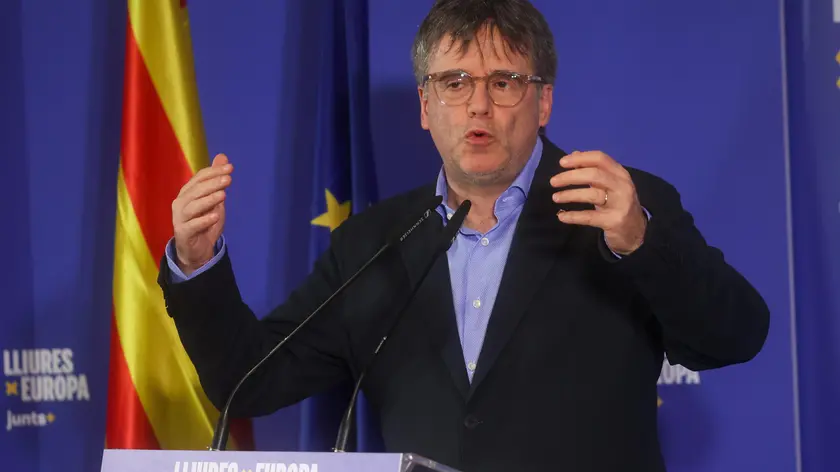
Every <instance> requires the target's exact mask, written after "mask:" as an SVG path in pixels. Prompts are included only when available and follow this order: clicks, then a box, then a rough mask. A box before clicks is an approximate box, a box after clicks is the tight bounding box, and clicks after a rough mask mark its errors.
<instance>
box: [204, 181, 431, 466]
mask: <svg viewBox="0 0 840 472" xmlns="http://www.w3.org/2000/svg"><path fill="white" fill-rule="evenodd" d="M441 200H442V197H441V196H439V195H436V196H435V197H433V198H431V199H430V200H429V201H428V202H427V203H426V204H425V205H424V206H423V214H422V215H421V216H420V217H419V218H418V219H417V220H416V221H415V222H414V223H413V224H412V226H410V227H409V228H408V229H405V228H404V227H400V228H395V229H394V230H393V231H392V232H391V233H390V234H388V236H387V237H386V239H385V244H384V245H383V246H382V247H381V248H380V249H379V250H378V251H376V254H374V255H373V256H371V258H370V259H368V261H367V262H365V264H364V265H362V267H360V268H359V270H357V271H356V273H354V274H353V275H352V276H351V277H350V278H349V279H347V281H346V282H344V283H343V284H342V285H341V286H340V287H339V288H338V289H337V290H336V291H335V292H333V294H332V295H330V296H329V298H327V299H326V300H324V302H323V303H321V305H319V306H318V308H316V309H315V311H313V312H312V313H310V314H309V316H307V317H306V318H305V319H304V320H303V321H302V322H301V323H300V324H299V325H298V326H297V327H296V328H295V329H294V330H292V332H291V333H289V334H288V335H287V336H286V337H285V338H283V339H282V340H281V341H280V342H278V343H277V344H276V345H275V346H274V347H273V348H271V350H270V351H268V354H266V355H265V356H263V357H262V359H260V361H259V362H257V363H256V364H255V365H254V367H251V370H249V371H248V372H247V373H246V374H245V375H244V376H242V379H241V380H239V383H237V384H236V386H235V387H234V388H233V390H232V391H231V392H230V395H228V399H227V402H225V406H224V408H222V410H221V411H220V412H219V419H218V421H217V422H216V428H215V430H214V431H213V439H212V441H211V443H210V447H208V450H210V451H224V450H225V447H226V446H227V439H228V434H229V426H230V425H229V423H230V419H229V418H228V413H229V411H230V405H231V403H233V398H234V396H235V395H236V392H238V391H239V388H240V387H242V384H243V383H245V381H246V380H248V378H249V377H251V375H252V374H253V373H254V372H256V371H257V369H259V368H260V366H262V365H263V364H264V363H265V362H266V361H267V360H268V359H269V358H271V356H272V355H274V353H275V352H277V350H278V349H280V348H281V347H283V345H284V344H286V342H287V341H288V340H289V339H291V338H292V337H293V336H294V335H295V334H297V332H298V331H300V330H301V328H303V327H304V326H306V324H307V323H309V320H311V319H312V318H313V317H315V315H317V314H318V313H319V312H320V311H321V310H322V309H323V308H324V307H326V306H327V305H328V304H329V303H330V302H331V301H332V300H333V299H334V298H335V297H337V296H338V295H340V294H341V293H342V292H343V291H344V289H346V288H347V287H348V286H349V285H350V284H352V283H353V281H354V280H356V278H357V277H359V275H361V274H362V272H364V271H365V269H367V268H368V267H369V266H370V265H371V264H373V262H374V261H376V260H377V259H379V257H380V256H381V255H382V254H384V253H385V252H386V251H387V250H388V249H389V248H391V247H394V246H395V245H399V244H400V243H402V242H403V241H404V240H405V239H406V238H407V237H408V236H409V235H410V234H411V233H412V232H413V231H414V230H415V229H416V228H417V227H418V226H420V225H421V224H423V222H424V221H426V220H427V219H429V217H430V216H431V215H432V213H434V212H435V209H436V208H437V206H438V205H440V202H441Z"/></svg>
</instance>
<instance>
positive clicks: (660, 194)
mask: <svg viewBox="0 0 840 472" xmlns="http://www.w3.org/2000/svg"><path fill="white" fill-rule="evenodd" d="M624 168H625V169H627V172H628V173H629V174H630V178H631V179H633V185H635V186H636V194H637V195H638V197H639V203H641V205H642V206H643V207H645V208H646V209H647V210H648V211H649V212H651V213H653V214H657V213H659V214H661V213H663V212H664V213H665V214H666V215H670V216H674V217H678V216H680V215H681V213H682V212H683V207H682V202H681V198H680V194H679V191H678V190H677V188H676V187H675V186H674V185H673V184H671V183H670V182H668V181H667V180H665V179H664V178H662V177H659V176H658V175H655V174H652V173H650V172H648V171H644V170H641V169H637V168H634V167H628V166H625V167H624Z"/></svg>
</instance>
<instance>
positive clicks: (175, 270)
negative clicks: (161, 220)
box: [166, 235, 226, 284]
mask: <svg viewBox="0 0 840 472" xmlns="http://www.w3.org/2000/svg"><path fill="white" fill-rule="evenodd" d="M225 249H226V246H225V236H224V235H221V236H219V239H218V240H216V245H215V246H214V248H213V250H214V252H215V255H214V256H213V258H212V259H210V260H209V261H207V262H206V263H205V264H204V265H203V266H201V267H199V268H198V270H196V271H195V272H193V273H192V274H190V275H186V274H184V272H183V271H181V269H180V268H179V267H178V264H177V263H176V262H175V259H176V258H177V256H176V255H175V238H172V239H170V240H169V242H168V243H166V264H167V265H168V266H169V273H170V277H169V281H170V282H171V283H174V284H177V283H180V282H184V281H186V280H190V279H191V278H193V277H196V276H198V275H200V274H201V273H202V272H206V271H207V270H208V269H210V268H211V267H213V266H214V265H216V263H217V262H219V260H220V259H221V258H222V257H223V256H224V255H225Z"/></svg>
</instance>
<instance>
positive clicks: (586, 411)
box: [159, 0, 769, 472]
mask: <svg viewBox="0 0 840 472" xmlns="http://www.w3.org/2000/svg"><path fill="white" fill-rule="evenodd" d="M412 52H413V57H414V73H415V77H416V79H417V91H418V97H419V102H420V124H421V126H422V127H423V129H426V130H428V131H429V133H430V134H431V137H432V139H433V140H434V143H435V146H436V147H437V150H438V151H439V153H440V157H441V159H442V167H441V171H440V173H439V175H438V176H437V179H436V180H435V179H434V176H430V180H429V185H427V186H424V187H421V188H417V189H414V190H411V191H408V192H406V193H404V194H401V195H398V196H396V197H393V198H390V199H388V200H385V201H383V202H381V203H379V204H377V205H375V206H373V207H371V208H369V209H368V210H366V211H365V212H363V213H361V214H358V215H355V216H353V217H351V218H350V219H349V220H347V221H346V222H345V223H344V224H342V225H341V226H340V227H339V228H338V229H337V230H335V231H334V232H333V233H332V236H331V238H332V239H331V245H330V248H329V249H328V250H327V251H326V252H325V253H324V254H323V255H322V257H321V258H320V259H319V261H318V262H317V263H316V265H315V267H314V269H313V271H312V273H311V274H310V275H309V276H308V277H307V278H306V279H305V280H304V282H303V283H302V284H301V285H300V286H299V287H298V288H297V290H296V291H294V293H293V294H292V295H291V296H290V297H289V299H288V300H287V301H286V302H285V303H284V304H282V305H281V306H278V307H277V308H276V309H275V310H273V311H272V312H271V313H270V314H269V315H268V316H266V317H265V318H264V319H261V320H260V319H257V317H256V316H255V315H254V313H253V312H252V311H251V310H250V309H249V308H248V306H247V305H246V304H245V303H244V302H243V301H242V298H241V296H240V293H239V290H238V288H237V285H236V280H235V278H234V274H233V271H232V269H231V261H230V258H231V254H230V253H229V250H228V249H229V248H227V247H226V246H225V243H224V238H223V237H222V231H223V227H224V222H225V208H224V199H225V189H226V188H227V187H228V186H230V185H231V182H232V169H233V168H232V165H231V164H230V163H229V162H228V159H227V157H225V156H224V155H219V156H216V158H215V159H214V160H213V164H212V166H211V167H209V168H206V169H202V170H201V171H199V172H197V173H196V175H195V176H194V177H193V178H192V179H191V180H190V181H189V182H188V183H187V184H186V185H185V186H184V187H183V188H182V190H181V192H180V194H179V195H178V197H177V198H176V200H175V201H174V202H173V205H172V209H173V214H172V218H173V224H174V229H175V234H174V238H173V239H172V241H170V243H169V245H168V247H167V255H166V257H165V260H164V261H163V263H162V264H161V267H162V268H161V274H160V278H159V281H160V285H161V287H162V289H163V292H164V296H165V298H166V301H167V307H168V311H169V314H170V315H171V316H172V317H173V319H174V321H175V323H176V325H177V328H178V332H179V334H180V336H181V340H182V342H183V344H184V346H185V348H186V350H187V352H188V354H189V356H190V358H191V359H192V361H193V363H194V364H195V366H196V369H197V371H198V374H199V376H200V378H201V382H202V385H203V387H204V389H205V390H206V392H207V394H208V396H209V398H210V399H211V400H212V401H213V403H214V404H215V405H216V406H217V407H219V408H222V406H223V405H224V404H225V402H226V400H227V397H228V395H229V394H230V393H231V391H232V390H233V388H234V386H235V385H236V384H237V383H238V382H239V380H240V379H241V378H242V377H243V375H244V374H245V373H246V372H247V371H248V370H249V369H250V368H251V367H253V366H254V364H256V363H257V362H258V361H259V360H260V359H261V358H263V356H265V355H266V354H267V353H268V352H269V350H271V348H272V347H274V346H275V345H276V344H277V343H278V342H279V341H280V340H281V339H283V338H285V337H286V336H287V335H288V334H289V333H291V332H292V331H293V330H294V329H295V328H297V327H298V325H299V324H300V323H301V322H302V321H303V320H304V319H305V318H307V316H309V315H310V314H311V313H312V312H313V311H315V310H316V308H318V307H319V306H320V305H321V304H322V303H323V302H324V301H325V300H327V298H329V297H330V296H331V295H332V294H333V293H334V292H336V290H337V289H338V288H339V287H340V286H341V285H342V284H343V283H344V282H346V281H347V280H348V279H349V278H350V277H351V276H353V275H354V274H356V273H357V271H358V270H359V269H360V268H361V267H362V266H363V265H364V264H365V263H366V262H367V261H368V260H369V259H370V258H371V256H373V255H374V254H375V253H376V252H377V251H378V250H379V249H380V248H381V247H383V244H385V242H386V240H388V239H389V237H390V235H391V234H392V232H393V231H394V230H395V229H398V230H406V229H408V228H411V227H412V225H411V222H412V220H417V216H418V215H422V210H423V208H422V206H423V204H424V202H428V201H429V200H430V199H431V198H433V197H434V196H435V195H438V196H440V197H442V200H441V203H440V205H439V206H438V207H437V208H436V213H434V212H433V213H432V215H431V216H432V217H431V218H426V219H425V220H424V221H422V222H421V223H420V224H417V225H416V227H414V228H413V230H412V231H411V233H410V234H408V235H407V236H405V238H404V241H398V242H397V243H395V245H394V247H392V248H391V250H389V251H388V252H386V253H384V254H383V255H382V257H380V258H379V259H378V260H376V261H375V262H374V263H371V264H370V265H369V266H368V267H367V268H366V269H365V270H364V271H363V272H362V273H361V274H360V275H359V277H358V278H357V279H355V280H354V281H353V283H352V284H350V285H349V286H348V287H347V289H346V290H345V291H343V292H342V293H341V294H340V295H339V296H336V297H335V298H334V299H333V300H332V301H331V302H330V303H329V304H328V305H326V306H325V307H324V309H323V310H322V311H321V312H320V313H318V315H317V316H316V317H313V318H312V320H311V322H310V323H308V324H306V325H305V326H304V327H303V328H302V329H300V331H298V332H297V333H296V334H295V336H293V337H292V338H290V339H289V341H288V342H287V343H286V344H285V345H284V346H283V347H282V348H281V349H279V350H278V351H277V352H276V353H275V354H274V355H273V356H272V357H271V358H270V359H269V360H268V361H267V362H266V363H265V364H264V365H262V366H261V368H260V369H259V370H258V371H256V372H255V373H254V374H253V375H252V376H251V377H250V378H249V379H248V380H247V381H246V382H245V383H244V384H243V385H242V387H241V389H240V390H239V392H238V393H237V396H236V397H235V399H234V401H233V403H232V407H231V412H232V414H233V415H235V416H255V415H263V414H268V413H271V412H273V411H275V410H277V409H279V408H282V407H285V406H288V405H291V404H293V403H296V402H298V401H300V400H302V399H304V398H306V397H309V396H311V395H313V394H316V393H319V392H322V391H325V390H328V389H330V388H331V387H333V386H335V385H336V384H338V383H340V382H344V381H347V380H355V379H357V378H358V376H359V375H360V373H361V372H362V371H364V370H365V369H366V368H368V366H370V367H369V370H368V371H367V372H366V374H365V378H364V381H363V383H362V388H363V390H364V392H365V396H366V397H367V399H368V400H369V401H370V403H371V405H372V407H373V408H375V410H376V411H377V413H378V416H379V418H380V421H381V423H380V426H381V430H382V434H383V437H384V440H385V444H386V446H387V448H388V449H389V450H392V451H405V452H408V451H410V452H416V453H418V454H422V455H425V456H428V457H430V458H432V459H435V460H437V461H440V462H442V463H444V464H448V465H450V466H452V467H455V468H458V469H461V470H464V471H510V470H569V471H576V472H596V471H597V472H601V471H603V472H607V471H610V472H612V471H616V470H622V471H645V472H651V471H663V470H665V466H664V462H663V459H662V455H661V452H660V445H659V441H658V437H657V418H656V413H657V404H656V403H657V392H656V381H657V378H658V375H659V372H660V369H661V366H662V361H663V355H667V356H668V359H669V361H670V362H671V363H672V364H681V365H683V366H685V367H687V368H689V369H693V370H703V369H712V368H718V367H723V366H726V365H731V364H735V363H741V362H746V361H748V360H750V359H752V358H753V357H754V356H755V355H756V354H757V353H758V352H759V351H760V349H761V347H762V346H763V343H764V341H765V338H766V335H767V330H768V324H769V313H768V309H767V306H766V304H765V303H764V301H763V300H762V298H761V296H760V295H759V294H758V293H757V291H756V290H755V289H754V288H753V287H752V286H751V285H750V284H749V283H748V282H747V281H746V280H745V279H744V278H743V277H742V276H741V275H740V274H739V273H738V272H736V271H735V270H734V269H733V268H732V267H731V266H729V265H728V264H727V263H726V262H725V260H724V258H723V255H722V254H721V252H720V251H719V250H717V249H716V248H713V247H710V246H708V245H707V244H706V242H705V241H704V239H703V237H702V235H701V234H700V232H699V231H698V230H697V228H695V226H694V223H693V220H692V217H691V215H690V214H689V213H688V212H686V211H685V210H684V209H683V208H682V206H681V203H680V197H679V195H678V193H677V191H676V190H675V189H674V188H673V187H672V186H671V185H669V184H668V183H666V182H665V181H663V180H661V179H660V178H658V177H655V176H653V175H650V174H648V173H645V172H642V171H640V170H636V169H631V168H627V167H624V166H622V165H621V164H619V163H618V162H616V160H615V159H614V158H613V157H611V156H608V155H606V154H604V153H602V152H599V151H596V150H593V151H581V152H573V153H571V154H567V153H566V152H564V151H562V150H560V149H559V148H558V147H557V146H555V145H554V144H553V143H551V142H550V141H549V140H548V139H546V138H545V137H544V135H543V133H542V132H541V130H542V129H543V127H544V126H545V125H546V124H547V123H548V121H549V118H550V116H551V111H552V101H553V98H552V97H553V85H552V84H553V82H554V79H555V76H556V70H557V65H556V62H557V59H556V53H555V50H554V44H553V36H552V33H551V31H550V30H549V27H548V25H547V23H546V21H545V20H544V18H543V17H542V15H541V14H540V13H539V12H538V11H537V10H536V9H535V8H534V7H533V6H532V5H531V4H529V3H528V2H527V1H526V0H496V1H487V0H440V1H438V2H436V3H435V5H434V6H433V8H432V10H431V11H430V13H429V14H428V16H427V18H426V19H425V20H424V22H423V23H422V24H421V26H420V29H419V31H418V33H417V36H416V39H415V42H414V46H413V51H412ZM429 158H430V159H431V158H432V156H429ZM465 201H469V202H471V209H470V211H469V213H468V214H467V217H466V221H465V222H464V224H463V226H462V227H461V228H460V230H459V231H458V232H457V235H456V237H455V239H454V241H453V242H452V244H451V246H449V248H448V249H447V250H446V252H445V253H444V254H442V255H441V257H437V258H436V259H435V251H436V248H437V247H438V244H439V237H438V236H439V234H440V232H441V230H442V229H441V228H442V227H443V226H445V225H446V224H447V222H448V218H450V217H451V215H452V214H453V213H454V212H455V210H456V209H458V208H459V207H460V205H461V204H462V202H465ZM402 223H405V224H402ZM400 224H402V226H400ZM395 226H396V228H395ZM429 264H432V265H431V266H430V267H431V269H430V271H429V272H428V276H425V275H426V274H425V272H426V271H425V269H424V266H428V265H429ZM406 303H407V305H406ZM403 307H404V309H403ZM386 334H389V337H388V340H387V342H386V343H385V344H384V346H383V347H382V350H381V351H380V352H379V353H378V354H377V356H376V358H375V360H374V362H372V363H371V360H372V358H373V352H374V351H375V350H376V349H377V345H378V344H379V341H380V340H381V339H382V337H383V336H385V335H386Z"/></svg>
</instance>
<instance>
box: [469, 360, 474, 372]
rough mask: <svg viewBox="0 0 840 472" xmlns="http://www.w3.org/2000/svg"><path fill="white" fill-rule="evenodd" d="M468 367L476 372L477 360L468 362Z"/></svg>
mask: <svg viewBox="0 0 840 472" xmlns="http://www.w3.org/2000/svg"><path fill="white" fill-rule="evenodd" d="M467 369H469V370H470V372H475V362H469V363H467Z"/></svg>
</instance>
